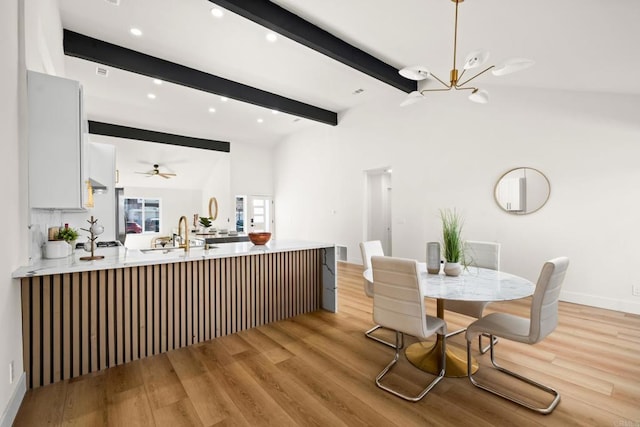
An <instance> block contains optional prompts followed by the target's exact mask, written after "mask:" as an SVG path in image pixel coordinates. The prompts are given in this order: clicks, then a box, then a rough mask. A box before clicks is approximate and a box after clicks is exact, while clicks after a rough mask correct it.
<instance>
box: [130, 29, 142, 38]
mask: <svg viewBox="0 0 640 427" xmlns="http://www.w3.org/2000/svg"><path fill="white" fill-rule="evenodd" d="M129 32H130V33H131V34H133V35H134V36H136V37H140V36H141V35H142V30H141V29H140V28H131V29H130V30H129Z"/></svg>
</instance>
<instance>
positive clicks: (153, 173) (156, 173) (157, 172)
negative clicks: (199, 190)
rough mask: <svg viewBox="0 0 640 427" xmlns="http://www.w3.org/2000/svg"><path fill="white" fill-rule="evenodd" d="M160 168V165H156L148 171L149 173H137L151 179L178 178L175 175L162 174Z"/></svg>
mask: <svg viewBox="0 0 640 427" xmlns="http://www.w3.org/2000/svg"><path fill="white" fill-rule="evenodd" d="M159 167H160V165H158V164H155V165H153V169H152V170H150V171H148V172H136V173H139V174H142V175H147V177H150V176H161V177H163V178H165V179H169V178H171V177H172V176H176V174H175V173H169V172H160V170H159V169H158V168H159Z"/></svg>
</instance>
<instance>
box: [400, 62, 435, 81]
mask: <svg viewBox="0 0 640 427" xmlns="http://www.w3.org/2000/svg"><path fill="white" fill-rule="evenodd" d="M398 72H399V73H400V75H401V76H402V77H404V78H405V79H410V80H424V79H426V78H427V77H429V76H430V75H431V73H429V70H427V67H424V66H422V65H414V66H412V67H405V68H403V69H402V70H400V71H398Z"/></svg>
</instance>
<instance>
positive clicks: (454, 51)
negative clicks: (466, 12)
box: [453, 0, 459, 70]
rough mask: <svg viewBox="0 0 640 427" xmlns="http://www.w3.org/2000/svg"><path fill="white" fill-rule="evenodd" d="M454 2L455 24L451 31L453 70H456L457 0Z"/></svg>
mask: <svg viewBox="0 0 640 427" xmlns="http://www.w3.org/2000/svg"><path fill="white" fill-rule="evenodd" d="M453 1H455V2H456V23H455V26H454V30H453V69H454V70H455V69H456V55H457V52H458V4H459V2H458V0H453Z"/></svg>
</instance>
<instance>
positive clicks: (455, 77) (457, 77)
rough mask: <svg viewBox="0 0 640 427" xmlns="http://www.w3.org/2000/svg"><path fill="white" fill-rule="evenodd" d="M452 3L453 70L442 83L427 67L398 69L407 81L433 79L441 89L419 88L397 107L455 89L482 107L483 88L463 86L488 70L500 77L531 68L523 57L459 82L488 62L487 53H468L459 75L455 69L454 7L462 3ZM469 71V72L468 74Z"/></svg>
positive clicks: (484, 99) (456, 0)
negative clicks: (430, 94) (467, 94)
mask: <svg viewBox="0 0 640 427" xmlns="http://www.w3.org/2000/svg"><path fill="white" fill-rule="evenodd" d="M451 1H452V2H454V3H455V4H456V15H455V16H456V17H455V28H454V33H453V67H452V68H451V72H450V73H449V83H446V82H444V81H443V80H442V79H440V78H439V77H438V76H436V75H435V74H432V73H430V72H429V70H428V69H427V67H424V66H421V65H416V66H413V67H406V68H403V69H401V70H400V71H399V72H400V75H401V76H403V77H405V78H407V79H411V80H417V81H420V80H425V79H428V78H429V77H433V78H434V79H435V80H437V81H438V82H439V83H440V84H442V86H443V87H438V88H433V89H422V90H416V91H413V92H411V93H410V94H409V95H408V97H407V98H406V99H405V100H404V101H403V102H402V103H401V104H400V105H401V106H405V105H409V104H413V103H415V102H418V101H420V100H422V99H424V98H425V93H427V92H445V91H449V90H451V89H455V90H468V91H471V94H470V95H469V100H470V101H473V102H477V103H479V104H486V103H487V102H489V92H487V91H486V90H484V89H479V88H477V87H474V86H467V83H469V82H470V81H472V80H473V79H475V78H476V77H478V76H480V75H482V74H484V73H486V72H487V71H489V70H491V74H493V75H494V76H504V75H507V74H511V73H513V72H516V71H520V70H523V69H525V68H528V67H530V66H532V65H533V63H534V62H533V61H532V60H530V59H525V58H513V59H509V60H507V61H505V62H503V63H502V64H499V65H490V66H488V67H486V68H484V69H483V70H481V71H479V72H476V73H475V74H473V75H472V76H470V77H468V78H466V79H464V80H463V77H465V73H466V72H467V71H468V70H475V69H478V68H480V67H482V66H483V65H484V64H485V63H486V62H487V60H488V59H489V52H487V51H482V50H478V51H474V52H471V53H470V54H469V55H467V57H466V58H465V60H464V65H463V67H462V72H459V71H458V69H457V68H456V54H457V43H458V4H460V3H462V2H463V1H464V0H451ZM471 72H473V71H471Z"/></svg>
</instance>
